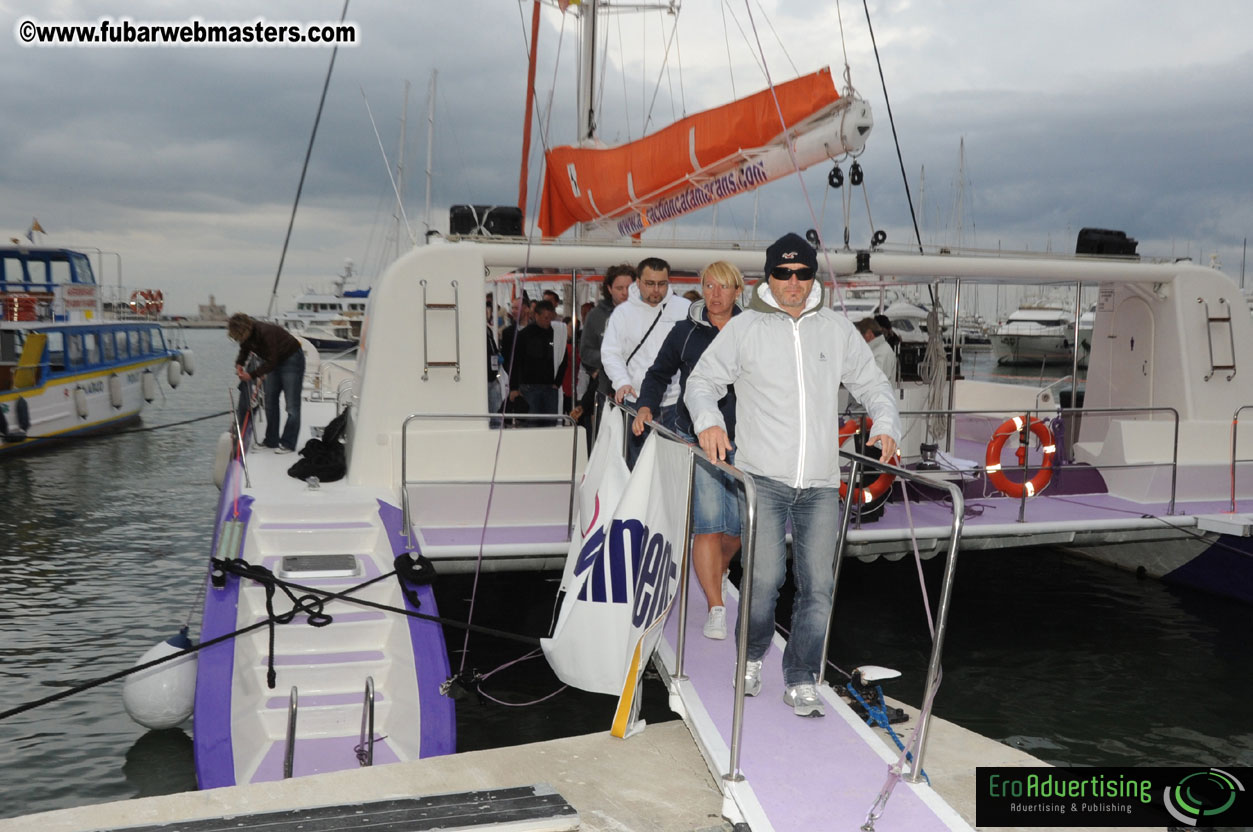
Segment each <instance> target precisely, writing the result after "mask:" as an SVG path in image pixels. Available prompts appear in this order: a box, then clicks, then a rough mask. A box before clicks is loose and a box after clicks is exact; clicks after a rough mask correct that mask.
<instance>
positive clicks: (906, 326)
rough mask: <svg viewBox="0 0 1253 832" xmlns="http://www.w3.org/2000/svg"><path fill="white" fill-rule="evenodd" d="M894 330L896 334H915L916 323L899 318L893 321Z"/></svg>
mask: <svg viewBox="0 0 1253 832" xmlns="http://www.w3.org/2000/svg"><path fill="white" fill-rule="evenodd" d="M892 329H893V330H895V331H896V332H913V331H914V322H913V321H911V320H909V319H908V318H897V319H896V320H894V321H892Z"/></svg>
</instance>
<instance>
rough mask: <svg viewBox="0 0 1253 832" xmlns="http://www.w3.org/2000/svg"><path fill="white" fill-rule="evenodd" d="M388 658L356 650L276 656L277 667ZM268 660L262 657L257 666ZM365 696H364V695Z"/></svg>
mask: <svg viewBox="0 0 1253 832" xmlns="http://www.w3.org/2000/svg"><path fill="white" fill-rule="evenodd" d="M385 658H386V656H385V655H384V654H383V651H382V650H354V651H351V652H347V653H295V654H287V655H282V656H275V657H274V663H275V664H276V665H288V666H291V665H302V664H303V665H310V666H312V665H318V664H348V663H351V662H381V661H383V659H385ZM266 663H267V659H266V657H265V656H262V657H261V658H260V660H259V661H258V662H257V664H259V665H261V666H265V665H266ZM362 695H363V696H364V694H362Z"/></svg>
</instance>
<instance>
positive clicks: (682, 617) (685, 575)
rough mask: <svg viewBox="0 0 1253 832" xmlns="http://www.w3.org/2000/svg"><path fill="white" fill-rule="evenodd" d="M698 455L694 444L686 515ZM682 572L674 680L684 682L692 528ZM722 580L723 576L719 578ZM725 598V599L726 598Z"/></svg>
mask: <svg viewBox="0 0 1253 832" xmlns="http://www.w3.org/2000/svg"><path fill="white" fill-rule="evenodd" d="M696 464H697V463H696V455H695V454H694V453H692V446H690V445H689V446H688V449H687V510H686V513H685V515H684V516H686V517H691V516H692V500H693V497H694V495H695V492H696ZM679 568H680V569H681V570H682V573H681V575H680V577H679V639H678V644H676V645H675V649H674V680H675V681H676V682H682V681H683V680H685V679H686V678H687V676H686V674H684V673H683V653H684V650H685V649H686V647H687V602H688V586H689V584H690V583H691V580H690V579H691V572H692V535H691V529H690V528H689V529H688V534H685V535H684V536H683V559H682V561H680V567H679ZM719 580H721V578H719ZM724 600H725V599H724Z"/></svg>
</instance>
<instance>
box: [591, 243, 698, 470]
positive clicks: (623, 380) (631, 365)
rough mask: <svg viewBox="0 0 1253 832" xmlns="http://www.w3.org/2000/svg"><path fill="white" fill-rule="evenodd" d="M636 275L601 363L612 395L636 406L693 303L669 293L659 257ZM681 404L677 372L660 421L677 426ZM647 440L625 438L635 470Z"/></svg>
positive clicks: (612, 319) (612, 321)
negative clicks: (649, 375) (651, 371)
mask: <svg viewBox="0 0 1253 832" xmlns="http://www.w3.org/2000/svg"><path fill="white" fill-rule="evenodd" d="M636 274H637V275H638V277H637V279H636V281H635V283H634V285H632V286H631V289H630V292H629V294H628V296H627V300H626V302H625V303H620V304H618V306H617V307H615V308H614V310H613V314H612V315H610V316H609V323H608V325H607V326H606V327H605V337H604V340H602V341H601V344H600V359H601V362H602V364H603V365H604V368H605V373H606V374H608V376H609V384H610V386H611V387H612V389H613V391H614V401H616V402H618V403H619V404H621V403H622V402H623V401H630V402H631V403H632V404H634V402H635V398H636V397H637V396H638V395H639V390H640V387H642V386H643V384H644V376H645V375H646V374H647V373H648V368H649V367H651V366H652V365H653V359H655V358H656V357H657V353H658V351H660V350H661V345H662V344H663V343H664V342H665V340H666V336H667V335H669V334H670V329H671V327H673V326H674V325H675V324H676V323H678V322H679V321H681V320H683V319H684V318H686V317H687V308H688V307H689V306H691V302H690V301H688V300H687V298H684V297H680V296H679V295H676V294H675V293H674V292H673V291H671V289H670V264H669V263H667V262H666V261H665V260H662V259H661V258H660V257H647V258H645V259H644V260H641V261H640V264H639V266H638V267H637V268H636ZM678 401H679V374H678V373H675V374H674V378H673V379H671V380H670V386H669V387H667V388H666V394H665V395H664V396H663V397H662V399H661V409H660V411H659V413H658V414H657V421H658V422H659V423H661V424H662V425H663V426H665V427H668V428H673V427H674V411H675V405H676V404H677V403H678ZM643 440H644V437H643V436H639V437H637V436H635V435H634V434H632V433H630V432H629V431H628V434H627V465H628V466H634V465H635V458H636V456H638V455H639V450H640V448H641V447H642V446H643V444H644V442H643Z"/></svg>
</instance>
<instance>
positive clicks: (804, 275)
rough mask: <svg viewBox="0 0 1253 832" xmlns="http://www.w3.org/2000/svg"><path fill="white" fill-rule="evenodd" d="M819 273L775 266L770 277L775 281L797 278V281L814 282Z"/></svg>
mask: <svg viewBox="0 0 1253 832" xmlns="http://www.w3.org/2000/svg"><path fill="white" fill-rule="evenodd" d="M815 274H817V272H816V271H815V270H814V269H789V268H788V267H787V266H775V267H774V268H773V269H771V270H770V276H771V277H773V278H774V279H775V280H788V279H789V278H793V277H795V278H796V279H797V280H813V279H814V275H815Z"/></svg>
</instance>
